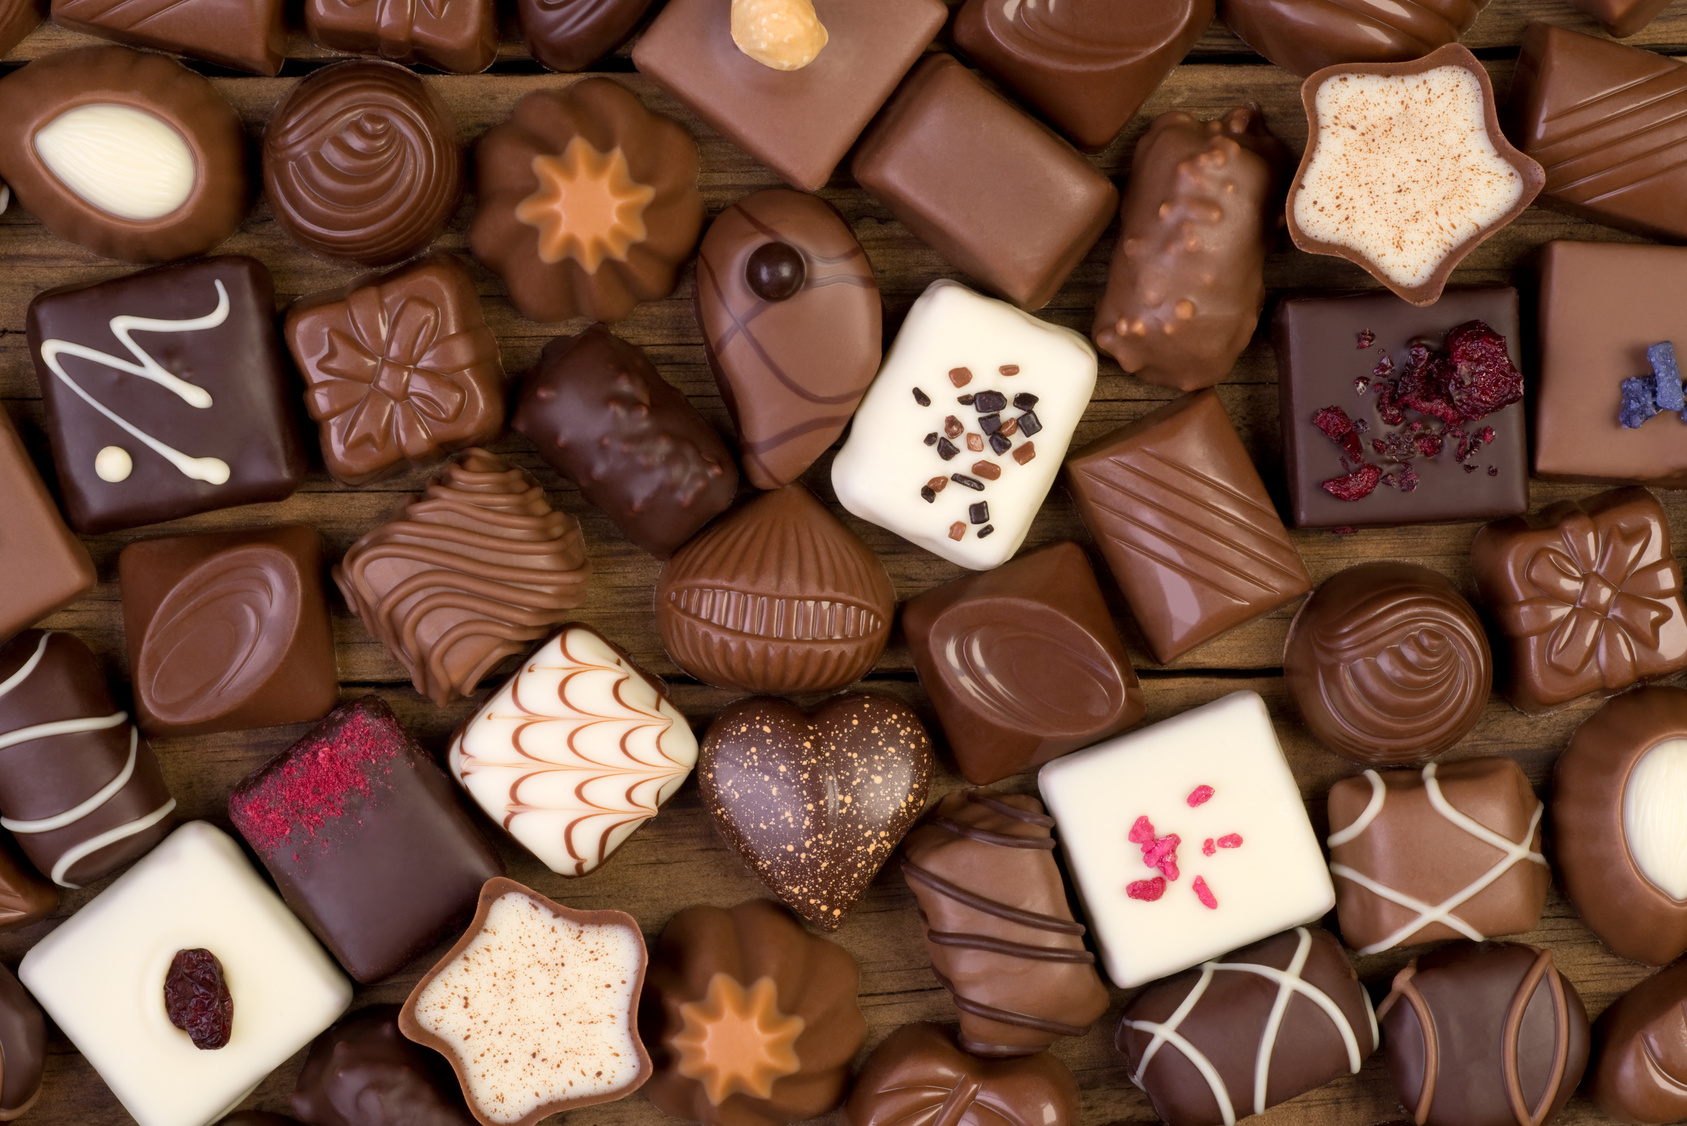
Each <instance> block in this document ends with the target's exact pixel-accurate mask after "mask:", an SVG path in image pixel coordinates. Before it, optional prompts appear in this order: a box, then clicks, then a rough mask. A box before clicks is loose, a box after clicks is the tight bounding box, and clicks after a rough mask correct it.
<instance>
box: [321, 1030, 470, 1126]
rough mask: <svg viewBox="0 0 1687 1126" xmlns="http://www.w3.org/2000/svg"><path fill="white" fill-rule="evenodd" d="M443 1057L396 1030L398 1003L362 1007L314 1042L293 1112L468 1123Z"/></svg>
mask: <svg viewBox="0 0 1687 1126" xmlns="http://www.w3.org/2000/svg"><path fill="white" fill-rule="evenodd" d="M444 1062H445V1061H444V1060H441V1059H440V1058H439V1057H438V1056H437V1055H435V1054H434V1053H433V1052H428V1051H424V1050H423V1049H421V1048H418V1047H417V1046H416V1045H414V1044H412V1043H411V1042H410V1041H409V1040H406V1039H405V1038H404V1035H403V1034H402V1033H401V1032H399V1030H398V1006H397V1005H372V1006H370V1007H369V1008H366V1009H359V1010H358V1011H357V1012H355V1013H353V1014H352V1015H351V1016H349V1017H346V1018H345V1019H344V1020H342V1021H340V1022H339V1023H338V1024H336V1025H334V1027H332V1028H330V1029H329V1030H328V1031H327V1032H324V1033H323V1034H322V1035H321V1036H318V1037H317V1038H316V1039H315V1041H313V1042H312V1043H311V1046H310V1054H308V1055H307V1056H305V1066H304V1068H303V1069H302V1070H301V1071H300V1072H299V1080H298V1083H297V1085H296V1086H295V1087H294V1089H293V1098H292V1102H293V1113H294V1114H296V1115H298V1116H299V1117H300V1118H301V1119H303V1120H304V1121H305V1122H307V1123H309V1124H310V1126H399V1124H400V1123H402V1124H403V1126H471V1124H472V1123H473V1121H474V1119H473V1118H471V1117H470V1116H469V1112H468V1108H467V1107H466V1106H464V1105H463V1096H462V1095H461V1094H460V1093H459V1092H458V1090H457V1084H456V1081H455V1080H454V1079H453V1078H452V1075H451V1072H450V1070H449V1069H448V1068H446V1067H445V1066H444Z"/></svg>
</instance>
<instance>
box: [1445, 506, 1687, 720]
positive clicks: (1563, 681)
mask: <svg viewBox="0 0 1687 1126" xmlns="http://www.w3.org/2000/svg"><path fill="white" fill-rule="evenodd" d="M1470 569H1471V572H1472V574H1473V575H1474V576H1475V578H1476V589H1477V591H1478V592H1479V593H1480V595H1481V597H1482V600H1483V602H1485V603H1486V604H1487V606H1488V613H1489V615H1490V617H1491V618H1493V619H1494V620H1495V621H1496V622H1497V624H1498V625H1499V628H1500V632H1501V633H1502V634H1503V635H1504V636H1505V638H1506V640H1508V641H1509V642H1510V643H1511V661H1510V670H1511V672H1510V677H1509V683H1508V684H1507V686H1506V695H1507V697H1509V698H1510V700H1511V702H1512V703H1513V704H1515V705H1516V706H1517V708H1518V709H1519V710H1520V711H1523V712H1529V713H1538V712H1546V711H1551V710H1553V709H1554V708H1559V707H1563V706H1564V705H1565V704H1568V703H1571V702H1573V701H1575V700H1580V699H1585V698H1586V697H1588V696H1594V695H1599V696H1610V695H1614V694H1615V693H1617V692H1621V691H1622V690H1623V689H1625V688H1628V687H1629V686H1630V685H1633V684H1635V683H1637V682H1639V681H1642V680H1655V679H1657V678H1659V677H1662V676H1667V675H1669V674H1670V673H1673V672H1679V671H1680V670H1681V669H1683V668H1687V605H1684V604H1683V603H1682V599H1681V565H1680V564H1679V563H1677V562H1676V561H1675V558H1674V556H1672V555H1671V554H1670V543H1669V521H1668V519H1667V517H1666V516H1665V515H1664V509H1663V505H1661V504H1659V503H1658V502H1657V500H1656V498H1654V497H1653V496H1652V494H1651V493H1648V492H1647V491H1646V490H1645V489H1635V488H1630V489H1616V490H1613V491H1611V492H1608V493H1601V494H1600V495H1598V496H1596V497H1589V498H1588V499H1586V500H1581V501H1570V500H1566V501H1559V502H1558V503H1557V504H1553V505H1548V506H1547V507H1546V508H1544V509H1542V510H1541V511H1540V512H1537V513H1535V514H1533V515H1531V516H1514V517H1512V518H1511V519H1510V520H1502V521H1499V522H1497V523H1494V524H1489V525H1488V526H1487V527H1485V528H1483V529H1482V530H1481V531H1480V532H1478V533H1477V534H1476V540H1475V542H1474V543H1472V544H1471V547H1470Z"/></svg>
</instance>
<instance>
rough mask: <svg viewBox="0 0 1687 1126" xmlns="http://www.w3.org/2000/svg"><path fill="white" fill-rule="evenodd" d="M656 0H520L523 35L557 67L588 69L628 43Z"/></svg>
mask: <svg viewBox="0 0 1687 1126" xmlns="http://www.w3.org/2000/svg"><path fill="white" fill-rule="evenodd" d="M650 5H651V0H516V6H515V14H516V16H517V18H519V19H520V20H521V35H522V38H523V39H524V40H526V41H527V50H528V52H529V53H530V54H532V56H533V57H534V58H536V59H538V60H539V61H540V62H541V63H543V64H544V65H546V66H548V67H550V68H551V69H552V70H560V71H564V72H569V71H576V70H585V69H586V68H587V67H589V66H591V65H592V64H593V63H595V62H597V61H598V60H599V59H601V58H603V57H604V56H605V55H608V54H610V53H612V52H613V51H614V50H615V48H617V47H619V46H620V45H621V44H622V43H624V42H626V41H627V39H628V37H630V36H631V35H632V33H633V29H634V28H635V27H637V26H638V23H639V21H640V20H641V19H643V18H644V13H645V10H646V9H647V8H649V7H650Z"/></svg>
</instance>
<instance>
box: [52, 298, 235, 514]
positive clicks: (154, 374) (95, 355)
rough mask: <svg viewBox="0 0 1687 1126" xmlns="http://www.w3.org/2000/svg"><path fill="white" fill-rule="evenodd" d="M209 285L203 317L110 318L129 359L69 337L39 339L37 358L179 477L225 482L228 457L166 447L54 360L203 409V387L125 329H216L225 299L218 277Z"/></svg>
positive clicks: (207, 399) (206, 402)
mask: <svg viewBox="0 0 1687 1126" xmlns="http://www.w3.org/2000/svg"><path fill="white" fill-rule="evenodd" d="M213 284H215V285H216V287H217V307H216V308H215V309H213V310H212V311H211V312H210V313H207V314H206V315H205V316H203V317H193V318H189V319H187V320H159V319H156V318H153V317H131V316H129V315H127V314H119V315H117V316H115V317H112V318H111V334H112V335H113V336H115V337H117V339H118V340H121V341H122V342H123V346H124V347H125V348H127V349H128V350H129V354H130V355H131V356H133V357H134V361H133V362H132V361H130V360H125V359H123V358H121V357H119V356H113V355H110V354H109V353H106V352H101V351H99V350H98V349H95V348H90V347H88V346H87V345H86V344H77V343H74V342H73V341H69V340H44V341H42V342H41V362H42V363H44V364H46V365H47V368H48V370H49V371H51V372H52V373H53V374H54V375H55V376H57V377H58V380H59V382H61V383H63V384H64V385H65V386H66V387H68V388H70V389H71V390H72V391H74V392H76V394H77V395H78V396H80V397H81V399H82V401H83V402H85V403H87V404H88V405H89V406H91V407H93V408H94V409H95V410H97V411H99V412H100V413H101V414H103V415H104V416H105V417H106V418H108V419H110V420H111V421H112V422H113V423H115V424H117V425H118V426H120V427H122V428H123V429H124V430H125V431H127V432H128V433H129V434H130V435H132V436H133V437H134V438H135V439H136V440H137V441H140V442H143V443H145V444H146V446H147V448H148V449H150V450H152V452H153V453H155V454H157V455H158V456H159V457H161V458H163V459H164V460H166V461H168V462H169V463H170V464H171V465H174V466H175V467H176V468H177V469H178V470H180V471H181V473H182V475H183V476H184V477H189V478H191V479H193V480H195V481H205V482H207V483H209V484H212V485H222V484H226V483H227V482H228V478H229V468H228V462H226V461H223V460H222V459H221V458H215V457H193V456H191V455H189V454H185V453H183V452H181V451H180V450H178V449H175V448H174V447H172V446H167V445H165V444H164V443H163V442H160V441H159V440H158V439H157V438H154V437H153V436H152V435H151V434H148V433H147V432H146V431H144V430H142V429H141V428H140V427H138V426H136V425H135V424H134V423H132V422H130V421H129V420H128V419H126V418H124V417H122V416H121V415H119V414H118V413H117V412H116V411H113V410H112V409H111V408H110V407H108V406H106V405H105V404H104V403H102V402H100V401H99V400H97V399H95V398H94V397H93V396H92V395H90V394H88V392H86V391H84V390H83V389H82V386H81V384H79V383H77V382H76V381H75V380H74V379H72V378H70V376H69V375H68V374H67V373H66V372H65V370H64V365H63V364H61V363H60V362H59V357H60V356H75V357H77V358H79V359H84V360H90V361H92V362H93V363H96V364H100V365H102V366H104V367H108V368H111V369H112V370H113V371H120V372H123V373H124V374H126V375H136V376H139V377H141V378H142V379H150V380H152V382H154V383H156V384H158V385H159V386H160V387H162V388H164V389H165V390H166V391H170V392H173V393H174V394H175V395H176V397H177V398H179V399H181V400H182V402H184V403H186V404H187V405H188V406H190V407H194V408H196V409H198V410H205V409H206V408H208V407H210V406H211V393H210V392H209V391H207V390H205V388H203V387H200V386H197V385H196V384H192V383H189V382H187V381H186V380H185V379H180V378H178V377H177V376H176V375H175V374H174V373H172V372H171V371H169V370H168V369H167V368H165V367H164V365H163V364H160V363H159V362H158V361H157V360H155V359H153V358H152V356H151V355H149V354H148V353H147V350H146V349H145V348H142V347H141V346H140V345H139V344H136V343H135V341H134V338H133V337H132V336H130V335H129V334H130V333H131V332H203V331H205V330H206V329H211V328H216V327H217V326H219V325H221V324H222V323H223V322H224V321H226V320H228V313H229V300H228V290H227V289H225V288H224V287H223V283H222V281H221V280H218V281H216V282H214V283H213Z"/></svg>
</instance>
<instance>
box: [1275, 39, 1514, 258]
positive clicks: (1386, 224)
mask: <svg viewBox="0 0 1687 1126" xmlns="http://www.w3.org/2000/svg"><path fill="white" fill-rule="evenodd" d="M1314 106H1315V112H1316V115H1317V147H1316V149H1315V150H1314V151H1313V153H1312V157H1311V159H1310V160H1309V161H1308V163H1307V166H1306V173H1305V175H1304V176H1302V177H1301V181H1300V184H1299V185H1298V187H1297V188H1296V192H1295V196H1294V200H1293V207H1294V219H1295V223H1296V224H1297V225H1298V226H1299V228H1300V231H1301V233H1302V234H1303V235H1305V236H1307V237H1309V238H1313V239H1317V240H1319V241H1320V242H1326V243H1330V244H1332V245H1335V246H1345V247H1347V248H1348V249H1350V250H1354V251H1357V252H1358V253H1360V254H1362V255H1363V256H1364V257H1365V258H1366V259H1367V260H1369V261H1370V262H1371V263H1373V264H1374V265H1375V266H1376V268H1377V269H1378V270H1379V271H1381V273H1382V274H1383V275H1384V277H1386V278H1387V279H1388V280H1389V281H1391V282H1393V283H1394V284H1395V285H1398V286H1401V287H1403V288H1412V287H1415V286H1420V285H1423V284H1424V283H1425V282H1427V281H1429V279H1430V278H1431V277H1432V276H1433V275H1434V274H1435V271H1436V269H1437V268H1439V267H1440V265H1441V263H1442V262H1444V261H1446V259H1447V257H1448V256H1449V255H1451V254H1452V253H1454V252H1455V251H1457V250H1458V249H1459V248H1460V247H1462V246H1464V245H1465V244H1466V243H1468V242H1470V241H1471V240H1472V239H1475V238H1479V237H1481V236H1482V235H1483V234H1484V233H1485V232H1487V231H1488V230H1489V229H1490V228H1492V227H1493V226H1494V225H1495V224H1496V223H1498V222H1499V221H1500V220H1501V219H1503V218H1504V217H1505V214H1506V212H1508V211H1510V210H1511V208H1512V207H1513V206H1514V205H1515V204H1516V203H1517V201H1518V199H1519V198H1520V197H1521V196H1522V195H1523V190H1524V183H1523V177H1522V175H1521V174H1520V173H1519V172H1518V171H1517V169H1516V168H1515V167H1514V166H1513V165H1512V164H1511V162H1510V161H1508V160H1506V159H1505V158H1504V157H1503V156H1501V155H1500V152H1499V150H1498V149H1496V148H1495V147H1494V141H1493V138H1492V137H1491V136H1490V135H1489V133H1488V127H1487V119H1486V114H1487V108H1486V104H1485V102H1484V98H1483V93H1482V86H1481V84H1480V83H1479V82H1478V81H1477V80H1476V77H1475V76H1474V75H1473V74H1471V73H1470V71H1469V70H1467V69H1465V68H1464V67H1462V66H1441V67H1436V68H1434V69H1433V70H1428V71H1425V72H1424V73H1422V74H1413V75H1392V76H1390V75H1380V74H1353V73H1341V74H1335V75H1332V76H1331V77H1329V78H1327V79H1325V80H1324V82H1323V84H1322V85H1320V86H1319V87H1318V92H1317V94H1316V95H1315V99H1314Z"/></svg>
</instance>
